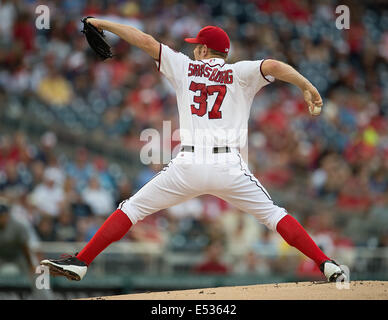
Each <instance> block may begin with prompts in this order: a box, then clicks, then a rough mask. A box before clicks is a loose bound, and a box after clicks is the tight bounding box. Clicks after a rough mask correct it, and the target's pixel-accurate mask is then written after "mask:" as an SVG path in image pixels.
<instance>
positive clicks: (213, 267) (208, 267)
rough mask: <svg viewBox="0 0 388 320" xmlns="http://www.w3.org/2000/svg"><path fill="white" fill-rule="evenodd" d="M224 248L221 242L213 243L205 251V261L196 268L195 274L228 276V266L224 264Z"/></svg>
mask: <svg viewBox="0 0 388 320" xmlns="http://www.w3.org/2000/svg"><path fill="white" fill-rule="evenodd" d="M222 252H223V246H222V244H221V243H219V242H213V243H211V244H210V245H209V246H208V247H207V248H206V251H205V259H204V261H203V262H201V263H200V264H198V265H197V266H196V267H195V268H194V272H196V273H202V274H227V273H229V268H228V266H227V265H226V264H225V263H223V262H222Z"/></svg>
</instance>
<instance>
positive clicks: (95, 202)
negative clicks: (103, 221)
mask: <svg viewBox="0 0 388 320" xmlns="http://www.w3.org/2000/svg"><path fill="white" fill-rule="evenodd" d="M81 195H82V200H83V201H84V202H85V203H86V204H87V205H89V206H90V208H91V209H92V212H93V214H94V215H97V216H105V215H107V214H108V213H109V212H111V211H112V210H113V209H114V205H115V204H114V199H113V196H112V194H111V193H110V192H109V191H108V190H105V189H104V188H102V187H101V185H100V182H99V180H98V178H97V177H96V176H94V177H92V178H91V179H90V181H89V185H88V187H87V188H86V189H85V190H84V191H83V192H82V194H81Z"/></svg>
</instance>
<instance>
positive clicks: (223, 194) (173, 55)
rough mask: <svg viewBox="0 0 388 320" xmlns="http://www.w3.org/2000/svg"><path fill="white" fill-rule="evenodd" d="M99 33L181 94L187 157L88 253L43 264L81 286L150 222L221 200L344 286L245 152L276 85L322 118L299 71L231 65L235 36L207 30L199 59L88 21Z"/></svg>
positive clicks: (113, 221)
mask: <svg viewBox="0 0 388 320" xmlns="http://www.w3.org/2000/svg"><path fill="white" fill-rule="evenodd" d="M87 23H90V24H91V25H93V26H94V27H95V28H97V29H98V30H99V31H103V30H106V31H109V32H112V33H114V34H116V35H117V36H119V37H120V38H122V39H124V40H125V41H127V42H128V43H130V44H131V45H134V46H136V47H138V48H140V49H142V50H143V51H144V52H146V53H147V54H148V55H150V56H151V57H152V58H153V59H154V60H155V63H156V66H157V68H158V70H159V71H160V73H162V74H163V75H164V76H165V77H166V78H167V79H168V80H169V82H170V83H171V85H172V86H173V87H174V89H175V91H176V96H177V105H178V112H179V123H180V134H181V137H180V138H181V150H180V152H179V153H178V154H177V156H176V157H175V158H174V159H173V160H172V161H171V162H170V163H169V164H168V165H167V166H166V167H165V168H163V169H162V170H161V171H160V172H159V173H158V174H157V175H155V176H154V177H153V178H152V179H151V180H150V181H149V182H148V183H147V184H146V185H144V186H143V187H142V188H141V189H140V190H139V191H138V192H137V193H136V194H134V195H133V196H131V197H130V198H129V199H127V200H125V201H123V202H122V203H121V204H120V205H119V207H118V208H117V210H116V211H115V212H113V213H112V214H111V215H110V216H109V218H108V219H107V220H106V221H105V222H104V224H103V225H102V226H101V227H100V229H99V230H98V231H97V232H96V234H95V235H94V237H93V238H92V239H91V240H90V241H89V242H88V243H87V245H86V246H85V247H84V248H83V249H82V251H81V252H79V253H78V254H76V255H75V256H68V257H65V258H62V259H59V260H43V261H41V264H42V265H46V266H48V267H49V268H50V271H51V272H52V274H55V275H58V274H59V275H63V276H65V277H67V278H68V279H71V280H78V281H79V280H81V279H82V278H83V277H84V276H85V274H86V272H87V269H88V267H89V265H90V264H91V263H92V261H93V260H94V259H95V258H96V256H97V255H98V254H99V253H101V252H102V251H103V250H104V249H105V248H106V247H107V246H109V245H110V244H111V243H113V242H114V241H118V240H120V239H121V238H122V237H123V236H124V235H125V234H126V233H127V232H128V230H129V229H130V228H131V227H132V226H133V225H135V224H136V223H137V222H138V221H139V220H142V219H144V218H145V217H146V216H148V215H150V214H152V213H154V212H158V211H160V210H162V209H165V208H169V207H171V206H173V205H176V204H178V203H181V202H183V201H187V200H189V199H191V198H193V197H197V196H199V195H201V194H211V195H214V196H217V197H219V198H221V199H223V200H225V201H227V202H229V203H231V204H232V205H234V206H235V207H237V208H239V209H240V210H242V211H244V212H247V213H250V214H253V215H255V216H256V217H257V219H258V221H259V222H260V223H262V224H264V225H265V226H267V227H268V228H269V229H271V230H273V231H274V232H278V233H279V234H280V235H281V236H282V237H283V239H284V240H285V241H286V242H287V243H288V244H289V245H291V246H293V247H295V248H297V249H298V250H299V251H301V252H302V253H303V254H305V255H306V256H307V257H309V258H311V259H312V260H313V261H314V262H315V263H316V264H317V265H318V266H319V268H320V270H321V271H322V273H323V274H324V275H325V276H326V278H327V280H328V281H338V280H341V279H344V277H345V274H344V272H343V271H342V270H341V268H340V267H339V265H338V264H337V263H336V262H335V261H333V260H332V259H330V258H328V257H327V256H326V255H325V254H324V253H323V252H322V251H321V250H320V249H319V248H318V246H317V245H316V244H315V243H314V241H313V240H312V239H311V237H310V236H309V235H308V234H307V232H306V231H305V230H304V228H303V227H302V226H301V225H300V224H299V223H298V222H297V220H296V219H294V218H293V217H292V216H291V215H290V214H288V213H287V211H286V210H285V209H284V208H281V207H279V206H277V205H276V204H275V203H274V202H273V201H272V199H271V196H270V195H269V193H268V191H267V190H266V189H265V188H264V186H263V185H262V184H261V183H260V181H259V180H258V179H257V178H256V177H255V176H254V175H253V174H252V173H251V172H250V170H249V168H248V166H247V163H246V161H245V159H244V158H243V157H242V155H241V150H240V149H241V148H243V147H244V146H245V145H246V144H247V141H246V139H247V129H248V118H249V114H250V108H251V104H252V101H253V98H254V96H255V95H256V93H257V92H258V91H259V90H260V89H261V88H262V87H264V86H266V85H268V84H270V83H271V82H273V81H274V80H275V79H278V80H282V81H285V82H288V83H291V84H293V85H295V86H297V87H298V88H299V89H300V90H301V91H302V94H303V96H304V99H305V101H306V104H307V106H308V110H309V112H310V114H311V115H313V116H317V115H319V114H320V112H321V107H322V99H321V97H320V95H319V93H318V91H317V89H316V88H315V87H314V86H313V85H312V84H311V83H310V82H309V81H308V80H307V79H306V78H305V77H303V76H302V75H301V74H300V73H298V72H297V71H296V70H295V69H294V68H292V67H291V66H289V65H287V64H285V63H282V62H280V61H276V60H272V59H267V60H256V61H240V62H237V63H234V64H228V63H227V62H226V59H227V56H228V52H229V49H230V40H229V37H228V35H227V34H226V33H225V32H224V31H223V30H222V29H221V28H219V27H215V26H207V27H205V28H203V29H201V30H200V32H199V33H198V35H197V36H196V37H195V38H187V39H185V41H187V42H189V43H192V44H194V45H195V46H194V51H193V53H194V60H192V59H190V58H189V57H188V56H186V55H184V54H182V53H180V52H176V51H175V50H173V49H171V48H169V47H168V46H167V45H165V44H162V43H159V42H158V41H157V40H155V39H154V38H153V37H152V36H151V35H148V34H145V33H143V32H142V31H140V30H138V29H136V28H133V27H131V26H127V25H122V24H118V23H113V22H110V21H106V20H101V19H95V18H88V19H87Z"/></svg>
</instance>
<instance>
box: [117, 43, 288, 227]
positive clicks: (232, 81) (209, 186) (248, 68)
mask: <svg viewBox="0 0 388 320" xmlns="http://www.w3.org/2000/svg"><path fill="white" fill-rule="evenodd" d="M262 61H263V60H258V61H241V62H237V63H234V64H227V63H225V61H224V60H223V59H220V58H211V59H206V60H201V61H195V60H191V59H190V58H189V57H187V56H186V55H184V54H182V53H179V52H176V51H174V50H172V49H170V48H169V47H168V46H166V45H163V44H161V46H160V58H159V61H157V66H158V69H159V71H160V72H161V73H162V74H163V75H164V76H166V77H167V79H168V80H169V81H170V83H171V84H172V86H173V87H174V89H175V91H176V95H177V103H178V111H179V122H180V136H181V145H182V146H186V147H185V149H184V150H183V151H181V152H179V153H178V154H177V156H176V157H175V158H174V159H173V160H171V161H170V163H169V164H168V165H167V166H166V167H165V168H163V169H162V170H161V171H160V172H159V173H158V174H156V175H155V176H154V177H153V178H152V179H151V180H150V181H149V182H148V183H147V184H145V185H144V186H143V187H142V188H141V189H140V190H139V191H138V192H137V193H136V194H135V195H133V196H132V197H130V198H129V199H127V200H125V201H123V202H122V203H121V204H120V205H119V209H121V210H122V211H123V212H125V213H126V214H127V215H128V217H129V219H130V220H131V222H132V223H133V224H135V223H136V222H137V221H139V220H142V219H144V218H145V217H146V216H147V215H149V214H152V213H154V212H157V211H159V210H162V209H165V208H169V207H171V206H174V205H176V204H178V203H181V202H183V201H187V200H189V199H191V198H193V197H196V196H199V195H201V194H211V195H214V196H217V197H219V198H221V199H223V200H225V201H227V202H229V203H230V204H232V205H233V206H235V207H237V208H239V209H240V210H242V211H244V212H247V213H251V214H254V215H255V216H256V217H257V218H258V220H259V221H260V222H261V223H263V224H264V225H266V226H267V227H268V228H270V229H271V230H276V225H277V223H278V222H279V221H280V220H281V219H282V218H283V217H284V216H285V215H286V214H287V212H286V210H285V209H284V208H281V207H278V206H277V205H275V204H274V203H273V202H272V200H271V198H270V196H269V194H268V192H267V191H266V190H265V188H264V187H263V186H262V185H261V183H260V182H259V180H257V179H256V178H255V177H254V176H253V174H252V173H251V172H250V171H249V168H248V166H247V164H246V163H245V161H244V160H243V158H242V156H241V154H240V151H239V149H240V148H241V147H243V146H245V145H246V140H247V132H248V118H249V114H250V108H251V104H252V101H253V98H254V96H255V95H256V93H257V92H258V91H259V90H260V89H261V88H262V87H263V86H265V85H267V84H269V83H270V82H272V81H273V80H274V79H273V78H272V77H269V76H267V77H265V76H264V75H263V74H262V72H261V63H262ZM214 147H220V148H219V149H217V150H215V149H214ZM221 147H229V151H230V152H225V148H221ZM216 151H219V152H218V153H215V152H216Z"/></svg>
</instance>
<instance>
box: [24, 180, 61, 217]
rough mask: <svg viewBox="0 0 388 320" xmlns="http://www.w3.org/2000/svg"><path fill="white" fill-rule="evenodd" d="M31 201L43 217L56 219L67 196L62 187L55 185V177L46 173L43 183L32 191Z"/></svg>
mask: <svg viewBox="0 0 388 320" xmlns="http://www.w3.org/2000/svg"><path fill="white" fill-rule="evenodd" d="M30 200H31V203H32V204H33V205H34V206H35V207H36V208H37V209H38V210H39V211H40V212H41V213H42V214H43V215H48V216H51V217H56V216H57V215H58V214H59V212H60V211H61V208H62V206H63V204H64V200H65V195H64V192H63V189H62V187H61V186H57V185H56V184H55V177H54V176H52V175H51V174H50V172H45V173H44V175H43V182H42V183H40V184H38V185H37V186H36V187H35V188H34V189H33V190H32V193H31V198H30Z"/></svg>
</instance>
